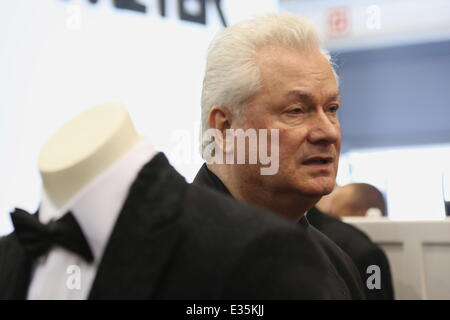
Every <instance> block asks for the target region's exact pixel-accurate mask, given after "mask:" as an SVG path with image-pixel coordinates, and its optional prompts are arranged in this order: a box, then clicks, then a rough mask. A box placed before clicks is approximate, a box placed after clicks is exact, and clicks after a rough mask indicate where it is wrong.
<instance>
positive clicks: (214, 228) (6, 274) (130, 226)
mask: <svg viewBox="0 0 450 320" xmlns="http://www.w3.org/2000/svg"><path fill="white" fill-rule="evenodd" d="M31 270H32V263H31V261H29V260H28V259H27V257H26V255H25V252H24V251H23V249H22V247H21V245H20V243H19V242H18V239H17V238H16V236H15V234H14V233H12V234H10V235H8V236H6V237H4V238H2V239H0V299H24V298H25V297H26V295H27V291H28V287H29V284H30V279H31ZM334 284H335V278H334V275H333V274H330V273H327V269H326V267H325V266H324V263H323V261H322V260H321V258H320V257H319V255H318V254H317V251H316V250H315V249H314V244H313V243H311V241H310V240H309V238H308V236H307V233H306V232H305V231H300V230H299V229H298V228H297V227H296V226H294V225H292V224H290V223H288V222H287V221H285V220H284V219H281V218H279V217H276V216H275V215H273V214H271V213H269V212H265V211H263V210H260V209H258V208H255V207H252V206H249V205H246V204H243V203H240V202H237V201H235V200H233V199H231V198H230V197H226V196H223V195H221V194H218V193H216V192H214V191H212V190H208V189H206V188H202V187H200V186H197V185H188V184H187V183H186V182H185V180H184V179H183V178H182V177H181V176H180V175H179V174H178V173H177V172H176V171H175V170H174V169H173V168H172V167H171V166H170V165H169V163H168V161H167V159H166V158H165V156H164V155H163V154H161V153H160V154H158V155H156V156H155V157H154V158H153V159H152V160H151V161H150V162H149V163H148V164H146V165H145V166H144V167H143V168H142V169H141V171H140V173H139V175H138V177H137V178H136V180H135V181H134V183H133V184H132V186H131V188H130V191H129V195H128V197H127V200H126V201H125V203H124V205H123V209H122V210H121V212H120V214H119V216H118V219H117V221H116V224H115V226H114V228H113V231H112V234H111V237H110V239H109V241H108V243H107V245H106V248H105V252H104V255H103V258H102V259H101V261H100V264H99V267H98V271H97V274H96V277H95V279H94V282H93V285H92V288H91V291H90V294H89V298H90V299H243V298H245V299H345V298H349V296H348V295H346V294H345V293H342V292H341V290H340V287H336V288H335V287H334Z"/></svg>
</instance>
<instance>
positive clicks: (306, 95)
mask: <svg viewBox="0 0 450 320" xmlns="http://www.w3.org/2000/svg"><path fill="white" fill-rule="evenodd" d="M288 96H294V97H296V98H298V99H303V100H307V101H314V100H315V97H314V95H313V94H311V93H309V92H305V91H300V90H292V91H289V92H288ZM340 96H341V95H340V93H339V92H338V91H336V92H333V93H331V94H329V95H328V98H327V100H328V101H331V100H339V99H340Z"/></svg>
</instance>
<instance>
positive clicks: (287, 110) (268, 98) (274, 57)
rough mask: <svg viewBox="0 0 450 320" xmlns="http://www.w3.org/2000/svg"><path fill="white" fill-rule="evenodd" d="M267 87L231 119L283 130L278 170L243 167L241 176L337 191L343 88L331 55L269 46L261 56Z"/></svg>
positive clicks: (288, 187) (274, 185)
mask: <svg viewBox="0 0 450 320" xmlns="http://www.w3.org/2000/svg"><path fill="white" fill-rule="evenodd" d="M257 62H258V65H259V66H260V70H261V76H262V81H263V88H262V89H261V90H260V91H259V92H258V93H256V94H255V95H253V96H252V97H250V98H249V99H248V100H247V101H246V104H245V105H244V106H243V108H244V109H243V116H242V118H240V119H239V120H238V121H237V122H234V123H233V124H232V127H234V128H243V129H249V128H254V129H269V130H270V129H279V137H280V145H279V148H280V149H279V151H280V153H279V161H280V164H279V171H278V173H277V174H275V175H272V176H261V175H260V171H259V168H255V167H256V166H248V167H247V168H245V169H244V168H242V167H240V169H238V170H242V172H241V174H242V179H245V180H246V181H248V182H249V183H256V185H260V186H261V187H262V188H266V190H271V191H275V192H296V193H299V194H301V195H302V196H307V197H320V196H322V195H324V194H328V193H330V192H331V191H332V190H333V187H334V185H335V177H336V173H337V168H338V157H339V152H340V145H341V132H340V125H339V121H338V117H337V109H338V108H339V91H338V87H337V82H336V79H335V76H334V74H333V71H332V69H331V67H330V65H329V62H328V61H327V59H326V58H325V57H324V56H323V55H322V54H320V53H319V52H310V53H302V52H298V51H295V50H293V49H285V48H279V47H270V48H266V49H264V50H262V51H261V52H260V54H259V55H258V58H257Z"/></svg>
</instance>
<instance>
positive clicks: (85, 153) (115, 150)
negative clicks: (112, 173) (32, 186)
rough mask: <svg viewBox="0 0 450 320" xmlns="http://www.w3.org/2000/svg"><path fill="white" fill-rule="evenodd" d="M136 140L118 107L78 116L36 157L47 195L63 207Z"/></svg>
mask: <svg viewBox="0 0 450 320" xmlns="http://www.w3.org/2000/svg"><path fill="white" fill-rule="evenodd" d="M139 139H140V137H139V136H138V134H137V132H136V130H135V128H134V126H133V124H132V122H131V118H130V116H129V114H128V112H127V111H126V109H125V108H124V107H123V106H122V105H120V104H117V103H108V104H103V105H99V106H96V107H93V108H91V109H88V110H87V111H85V112H83V113H81V114H80V115H78V116H77V117H76V118H74V119H73V120H71V121H69V122H68V123H67V124H65V125H64V126H63V127H62V128H61V129H60V130H59V131H58V132H57V133H56V134H54V135H53V136H52V137H51V138H50V140H49V141H48V143H47V144H46V145H45V146H44V147H43V148H42V150H41V153H40V154H39V160H38V166H39V171H40V174H41V177H42V182H43V187H44V190H45V191H46V193H47V196H48V197H49V199H50V200H51V201H52V203H53V204H54V205H55V206H56V207H58V208H60V207H62V206H63V205H64V204H66V203H67V202H68V201H69V199H71V198H73V196H74V195H75V194H76V193H77V192H78V191H79V190H80V189H81V188H83V187H84V186H85V185H86V184H88V183H89V181H92V180H93V179H94V178H95V177H96V176H98V175H99V174H100V173H101V172H102V171H104V170H105V169H106V168H107V167H108V166H110V165H111V164H112V163H113V162H115V161H116V160H117V159H119V158H120V157H121V156H122V155H123V154H125V153H126V152H127V151H128V150H130V149H131V148H132V147H133V146H134V145H135V144H136V143H137V142H138V141H139ZM69 181H70V183H68V182H69Z"/></svg>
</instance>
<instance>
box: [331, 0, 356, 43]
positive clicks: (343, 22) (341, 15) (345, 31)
mask: <svg viewBox="0 0 450 320" xmlns="http://www.w3.org/2000/svg"><path fill="white" fill-rule="evenodd" d="M327 31H328V32H327V34H328V37H329V38H340V37H345V36H348V35H350V31H351V17H350V8H349V7H338V8H331V9H328V12H327Z"/></svg>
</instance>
